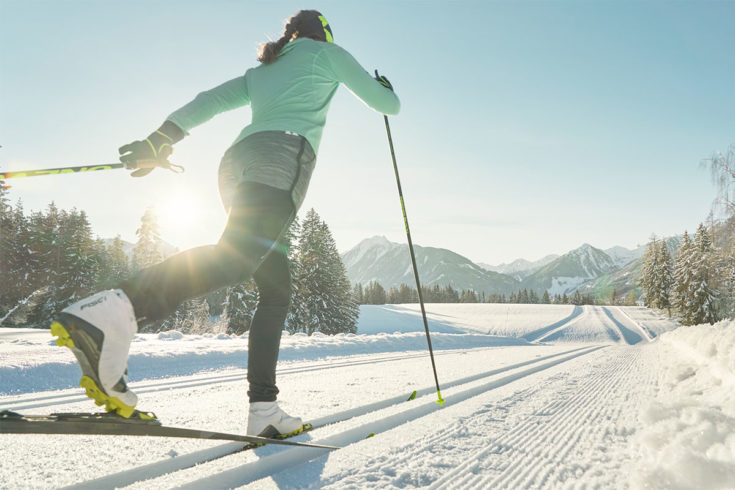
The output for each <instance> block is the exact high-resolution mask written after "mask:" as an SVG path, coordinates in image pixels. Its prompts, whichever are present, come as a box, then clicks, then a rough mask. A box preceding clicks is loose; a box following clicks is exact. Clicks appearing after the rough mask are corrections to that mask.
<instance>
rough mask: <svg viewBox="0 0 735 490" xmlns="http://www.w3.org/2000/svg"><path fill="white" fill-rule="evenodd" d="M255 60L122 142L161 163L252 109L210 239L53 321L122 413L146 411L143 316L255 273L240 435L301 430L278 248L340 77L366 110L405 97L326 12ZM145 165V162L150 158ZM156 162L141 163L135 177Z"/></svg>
mask: <svg viewBox="0 0 735 490" xmlns="http://www.w3.org/2000/svg"><path fill="white" fill-rule="evenodd" d="M258 60H259V61H260V62H261V64H260V65H259V66H257V67H255V68H251V69H249V70H247V71H246V72H245V75H243V76H240V77H237V78H235V79H233V80H230V81H228V82H225V83H223V84H222V85H219V86H217V87H215V88H213V89H211V90H207V91H205V92H202V93H200V94H199V95H197V96H196V98H195V99H194V100H192V101H191V102H189V103H188V104H186V105H185V106H183V107H182V108H180V109H179V110H177V111H175V112H174V113H172V114H171V115H170V116H168V118H166V121H165V122H164V123H163V125H162V126H161V127H160V128H159V129H158V130H157V131H154V132H153V133H151V135H150V136H148V137H147V138H146V139H145V140H143V141H135V142H133V143H130V144H128V145H125V146H123V147H121V148H120V154H121V157H120V160H121V161H123V162H125V163H127V164H129V165H130V166H131V167H145V165H144V164H145V162H146V161H150V160H156V161H157V162H158V163H160V164H162V165H164V166H165V165H167V164H168V162H167V157H168V156H169V155H170V154H171V151H172V149H171V145H173V144H174V143H176V142H178V141H179V140H181V139H183V138H184V136H186V135H187V134H188V131H189V130H190V129H192V128H194V127H196V126H198V125H200V124H202V123H204V122H206V121H208V120H209V119H211V118H212V117H213V116H215V115H217V114H219V113H221V112H224V111H228V110H231V109H235V108H237V107H241V106H244V105H247V104H250V106H251V108H252V122H251V123H250V124H249V125H248V126H246V127H245V129H243V131H242V132H241V133H240V135H239V136H238V137H237V139H236V140H235V142H234V143H233V145H232V146H231V147H230V148H229V149H228V150H227V152H226V153H225V155H224V157H223V158H222V161H221V163H220V166H219V188H220V195H221V198H222V202H223V203H224V206H225V208H226V210H227V211H228V219H227V225H226V226H225V230H224V232H223V233H222V237H221V238H220V240H219V242H218V243H217V244H216V245H210V246H204V247H197V248H193V249H190V250H187V251H184V252H182V253H180V254H177V255H174V256H172V257H170V258H169V259H167V260H165V261H163V262H161V263H160V264H157V265H154V266H152V267H149V268H147V269H144V270H143V271H141V272H140V273H138V274H137V275H135V276H133V277H132V278H130V279H127V280H125V281H123V282H122V283H121V284H120V285H119V286H118V288H116V289H111V290H108V291H102V292H100V293H97V294H95V295H93V296H90V297H88V298H86V299H83V300H81V301H79V302H77V303H74V304H73V305H71V306H69V307H67V308H66V309H65V310H63V312H61V313H60V314H59V315H58V317H57V318H56V320H55V321H54V322H53V323H52V325H51V332H52V334H53V335H55V336H57V337H58V340H57V344H58V345H60V346H67V347H69V348H71V350H72V351H73V352H74V354H75V356H76V357H77V360H78V361H79V364H80V366H81V368H82V379H81V383H80V384H81V386H82V387H84V388H86V391H87V395H88V396H89V397H91V398H93V399H94V400H95V401H96V402H97V403H98V404H104V405H106V408H107V410H108V411H115V412H117V413H118V414H119V415H122V416H123V417H131V416H136V417H143V416H144V415H143V414H142V413H141V412H138V411H136V410H135V405H136V403H137V400H138V398H137V396H136V395H135V394H134V393H133V392H132V391H131V390H130V388H129V387H128V386H127V363H128V353H129V350H130V343H131V341H132V339H133V337H134V336H135V333H136V332H137V331H138V321H139V320H144V321H154V320H160V319H163V318H166V317H167V316H168V315H170V314H171V313H173V311H174V310H175V309H176V308H177V307H178V305H179V304H180V303H181V302H183V301H184V300H186V299H189V298H193V297H197V296H201V295H203V294H206V293H208V292H210V291H214V290H216V289H219V288H222V287H225V286H231V285H235V284H239V283H242V282H244V281H246V280H248V279H249V278H251V277H252V278H254V279H255V282H256V284H257V286H258V292H259V299H258V305H257V308H256V310H255V314H254V316H253V319H252V324H251V326H250V334H249V337H248V352H249V355H248V383H249V390H248V396H249V399H250V410H249V416H248V428H247V433H248V434H251V435H262V436H267V437H272V436H276V435H288V434H292V433H298V432H300V431H301V430H302V421H301V419H300V418H298V417H292V416H289V415H287V414H286V413H285V412H284V411H283V410H281V409H280V408H279V407H278V405H277V403H276V395H277V394H278V388H277V387H276V376H275V373H276V362H277V360H278V349H279V345H280V341H281V332H282V331H283V327H284V321H285V318H286V313H287V311H288V307H289V300H290V296H291V279H290V276H289V268H288V258H287V252H288V251H287V249H286V247H285V246H284V245H282V244H280V243H279V240H281V239H282V237H283V235H284V233H285V232H286V230H287V229H288V227H289V225H290V224H291V222H292V221H293V219H294V217H295V215H296V212H297V211H298V209H299V207H300V206H301V203H302V202H303V200H304V196H305V194H306V189H307V187H308V184H309V179H310V178H311V174H312V171H313V170H314V165H315V163H316V154H317V151H318V149H319V141H320V139H321V135H322V129H323V127H324V123H325V121H326V116H327V110H328V108H329V103H330V101H331V99H332V97H333V96H334V94H335V92H336V91H337V88H338V87H339V84H340V83H343V84H344V85H345V86H346V87H347V88H349V89H350V90H351V91H352V92H353V93H354V94H355V95H356V96H357V97H359V98H360V99H361V100H362V101H364V102H365V103H366V104H367V105H368V106H370V107H371V108H372V109H374V110H376V111H378V112H381V113H383V114H396V113H397V112H398V110H399V107H400V103H399V100H398V97H397V96H396V95H395V94H394V93H393V88H392V86H391V85H390V83H389V82H388V80H387V79H385V78H384V77H378V78H373V77H372V76H371V75H370V74H368V73H367V72H366V71H365V70H364V69H363V68H362V67H361V66H360V64H359V63H358V62H357V61H356V60H355V59H354V58H353V57H352V56H351V55H350V54H349V53H348V52H347V51H345V50H344V49H343V48H341V47H339V46H337V45H336V44H334V39H333V37H332V29H331V27H330V26H329V24H328V23H327V21H326V19H325V18H324V16H323V15H321V14H320V13H319V12H317V11H315V10H302V11H300V12H298V13H297V14H295V15H294V16H293V17H291V18H290V19H289V20H288V21H287V23H286V26H285V31H284V33H283V36H282V37H281V38H280V39H279V40H277V41H275V42H269V43H264V44H263V45H262V46H261V47H260V51H259V56H258ZM148 163H150V162H148ZM151 170H152V168H138V169H137V170H135V171H134V172H133V175H134V176H142V175H145V174H147V173H148V172H150V171H151Z"/></svg>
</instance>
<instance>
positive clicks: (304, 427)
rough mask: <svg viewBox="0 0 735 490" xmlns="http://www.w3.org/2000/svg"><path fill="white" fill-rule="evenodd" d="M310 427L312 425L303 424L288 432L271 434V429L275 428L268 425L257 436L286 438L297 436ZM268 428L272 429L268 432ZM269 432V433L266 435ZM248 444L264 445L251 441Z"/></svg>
mask: <svg viewBox="0 0 735 490" xmlns="http://www.w3.org/2000/svg"><path fill="white" fill-rule="evenodd" d="M312 428H313V427H312V425H311V424H303V425H302V426H301V427H299V428H298V429H296V430H295V431H293V432H289V433H288V434H281V433H276V434H273V431H275V429H273V426H270V425H269V426H268V427H267V428H266V429H265V430H264V431H263V432H261V433H260V434H259V435H258V437H267V438H268V439H288V438H289V437H293V436H297V435H299V434H301V433H302V432H306V431H308V430H311V429H312ZM269 429H272V430H271V431H270V432H269ZM269 433H270V434H271V435H267V434H269ZM250 446H251V447H261V446H265V444H262V443H257V442H254V443H251V444H250Z"/></svg>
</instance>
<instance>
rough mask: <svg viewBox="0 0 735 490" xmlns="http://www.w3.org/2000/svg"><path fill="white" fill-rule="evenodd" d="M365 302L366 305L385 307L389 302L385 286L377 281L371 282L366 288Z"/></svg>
mask: <svg viewBox="0 0 735 490" xmlns="http://www.w3.org/2000/svg"><path fill="white" fill-rule="evenodd" d="M364 300H365V303H364V304H366V305H384V304H385V303H386V302H387V300H388V295H387V294H386V292H385V289H384V288H383V286H381V285H380V284H379V283H377V282H376V281H370V282H369V283H368V285H367V286H366V287H365V295H364Z"/></svg>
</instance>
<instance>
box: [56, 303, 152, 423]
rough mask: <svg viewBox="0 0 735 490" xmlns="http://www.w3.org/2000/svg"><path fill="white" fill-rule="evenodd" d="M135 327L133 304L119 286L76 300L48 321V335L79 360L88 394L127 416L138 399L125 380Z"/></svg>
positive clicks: (98, 401) (111, 409)
mask: <svg viewBox="0 0 735 490" xmlns="http://www.w3.org/2000/svg"><path fill="white" fill-rule="evenodd" d="M137 331H138V323H137V322H136V320H135V312H134V311H133V305H132V304H131V303H130V300H129V299H128V297H127V295H126V294H125V293H124V292H123V291H122V290H121V289H115V290H112V289H110V290H107V291H102V292H100V293H97V294H95V295H93V296H90V297H88V298H85V299H83V300H81V301H78V302H76V303H74V304H73V305H71V306H69V307H67V308H66V309H64V310H63V311H62V312H61V313H60V314H59V316H58V317H57V318H56V320H55V321H54V322H53V323H52V324H51V335H53V336H55V337H58V338H57V339H56V345H58V346H60V347H68V348H70V349H71V351H72V352H73V353H74V355H75V356H76V358H77V361H79V365H80V367H81V368H82V379H81V381H80V382H79V385H80V386H81V387H82V388H84V389H86V391H87V396H88V397H90V398H92V399H94V401H95V403H96V404H97V405H100V406H101V405H105V408H106V409H107V411H108V412H113V411H114V412H117V413H118V414H119V415H122V416H123V417H126V418H127V417H130V416H131V415H133V413H134V412H135V405H136V403H138V397H137V396H136V395H135V393H133V392H132V391H130V389H128V383H127V364H128V353H129V351H130V343H131V342H132V340H133V337H134V336H135V333H136V332H137ZM135 413H138V412H135Z"/></svg>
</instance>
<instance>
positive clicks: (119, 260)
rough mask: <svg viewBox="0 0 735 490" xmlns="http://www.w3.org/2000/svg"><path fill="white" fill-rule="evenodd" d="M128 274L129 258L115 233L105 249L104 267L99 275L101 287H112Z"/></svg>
mask: <svg viewBox="0 0 735 490" xmlns="http://www.w3.org/2000/svg"><path fill="white" fill-rule="evenodd" d="M129 275H130V259H129V258H128V256H127V254H126V253H125V249H124V248H123V241H122V239H121V238H120V235H117V236H116V237H115V238H114V240H113V241H112V243H111V244H110V246H108V247H106V249H105V268H104V269H103V273H102V275H101V277H100V282H101V289H107V288H110V287H113V286H114V285H115V284H117V283H118V282H119V281H121V280H123V279H125V278H127V277H128V276H129Z"/></svg>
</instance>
